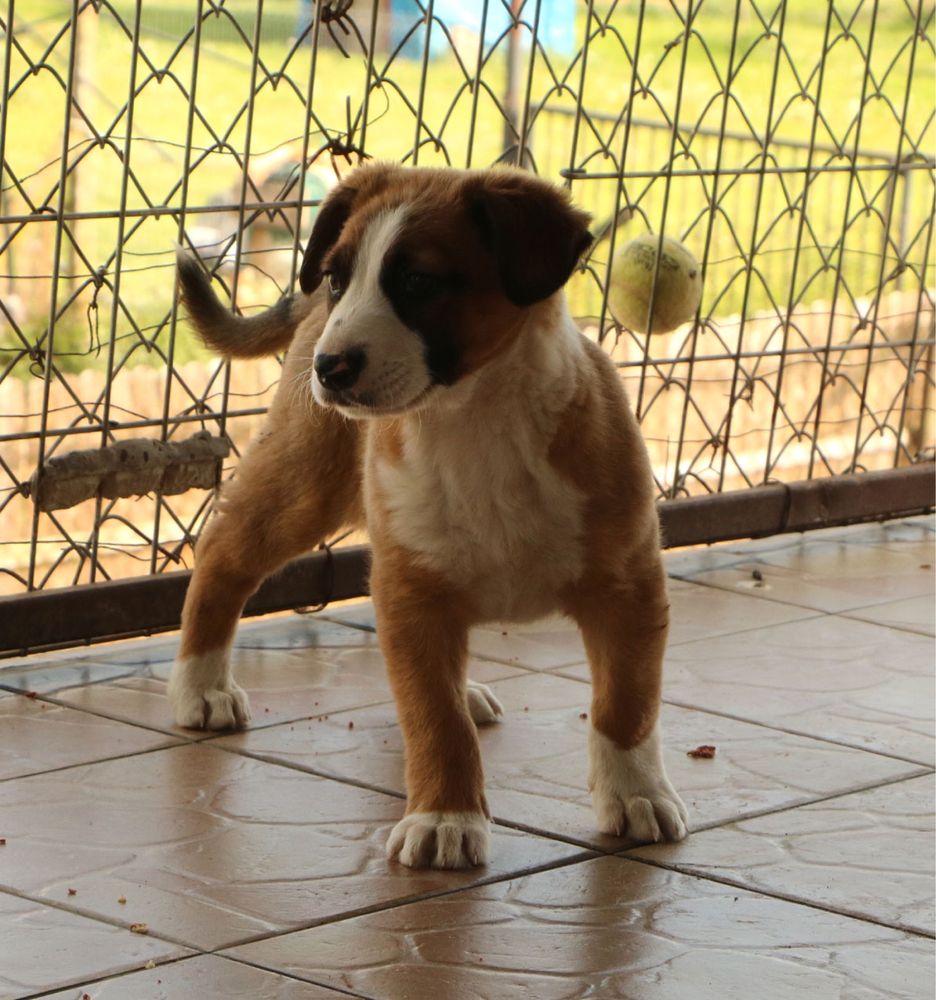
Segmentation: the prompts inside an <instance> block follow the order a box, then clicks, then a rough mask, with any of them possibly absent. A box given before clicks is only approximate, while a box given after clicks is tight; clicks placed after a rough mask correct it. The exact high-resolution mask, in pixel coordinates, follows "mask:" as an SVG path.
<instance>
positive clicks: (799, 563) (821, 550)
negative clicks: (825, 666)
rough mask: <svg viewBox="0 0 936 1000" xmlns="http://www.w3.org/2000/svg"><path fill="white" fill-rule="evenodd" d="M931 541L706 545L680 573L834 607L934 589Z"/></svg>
mask: <svg viewBox="0 0 936 1000" xmlns="http://www.w3.org/2000/svg"><path fill="white" fill-rule="evenodd" d="M932 563H933V559H932V541H927V542H923V541H920V542H918V543H913V544H912V543H909V542H904V543H896V542H894V543H892V544H880V545H874V544H856V543H854V542H852V541H848V540H836V539H829V540H824V541H818V540H810V539H808V538H806V539H805V540H803V541H801V542H800V543H798V544H794V545H782V543H779V542H778V547H776V548H770V547H767V546H764V547H762V548H761V549H759V550H754V551H750V550H749V551H748V552H745V551H744V550H743V549H737V550H736V551H735V552H731V551H729V550H726V549H721V548H719V549H717V550H715V551H712V550H709V555H708V556H707V557H704V556H701V555H700V556H699V559H698V562H697V563H696V564H695V565H693V564H691V563H689V564H688V567H684V568H683V569H682V570H681V571H679V570H677V573H678V575H680V576H682V577H683V578H685V579H688V580H691V581H693V582H695V583H704V584H706V585H708V586H715V587H720V588H722V589H724V590H730V591H733V592H736V593H756V594H757V596H758V597H766V598H768V599H769V600H773V601H782V602H785V603H789V604H793V605H797V606H800V607H805V608H813V609H815V610H817V611H825V612H829V613H836V612H841V611H850V610H852V609H854V608H861V607H867V606H869V605H871V604H874V603H877V602H880V603H885V602H890V601H894V600H898V599H899V600H904V599H907V598H914V597H921V596H925V595H932V594H933V592H934V588H933V567H932Z"/></svg>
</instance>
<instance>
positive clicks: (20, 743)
mask: <svg viewBox="0 0 936 1000" xmlns="http://www.w3.org/2000/svg"><path fill="white" fill-rule="evenodd" d="M0 732H2V733H3V737H2V740H0V781H2V780H3V779H6V778H16V777H21V776H23V775H26V774H37V773H39V772H40V771H50V770H53V769H54V768H59V767H70V766H72V765H74V764H86V763H89V762H91V761H96V760H104V759H105V758H107V757H120V756H125V755H127V754H134V753H142V752H144V751H147V750H155V749H158V748H159V747H165V746H170V745H172V744H173V743H174V742H176V741H175V740H173V739H171V738H169V737H166V736H160V735H159V734H157V733H151V732H147V731H146V730H145V729H140V728H138V727H137V726H125V725H122V724H121V723H119V722H111V721H110V720H109V719H101V718H97V717H96V716H93V715H88V714H87V713H86V712H76V711H74V710H73V709H70V708H61V707H59V706H57V705H51V704H48V703H47V702H44V701H42V700H40V699H34V698H27V697H24V696H22V695H14V696H11V697H10V698H6V699H3V700H2V701H0Z"/></svg>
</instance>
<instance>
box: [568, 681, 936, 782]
mask: <svg viewBox="0 0 936 1000" xmlns="http://www.w3.org/2000/svg"><path fill="white" fill-rule="evenodd" d="M569 680H575V678H574V677H570V678H569ZM579 683H584V682H581V681H580V682H579ZM662 700H663V704H664V705H672V706H673V707H674V708H683V709H686V710H687V711H690V712H700V713H701V714H703V715H714V716H717V717H718V718H720V719H730V720H731V721H732V722H744V723H746V724H747V725H749V726H757V727H758V728H759V729H769V730H770V731H771V732H775V733H786V734H787V736H798V737H800V738H802V739H807V740H815V741H816V742H817V743H825V744H828V745H829V746H835V747H844V748H845V749H847V750H856V751H859V752H860V753H869V754H873V755H874V756H876V757H886V758H887V759H888V760H898V761H900V762H901V763H902V764H913V765H914V766H916V767H925V768H928V769H929V770H933V768H934V766H936V765H933V764H931V763H929V761H925V760H916V759H915V758H914V757H903V756H901V755H900V754H896V753H888V752H887V751H886V750H875V749H874V748H872V747H860V746H856V745H855V744H854V743H846V742H845V741H844V740H833V739H830V738H829V737H828V736H816V735H815V734H814V733H807V732H805V731H804V730H802V729H788V728H786V727H785V726H778V725H772V724H771V723H769V722H762V721H759V720H757V719H748V718H746V717H744V716H743V715H733V714H732V713H731V712H721V711H719V710H718V709H717V708H703V707H701V706H699V705H690V704H689V703H688V702H684V701H674V700H673V699H672V698H663V699H662ZM664 749H665V744H664Z"/></svg>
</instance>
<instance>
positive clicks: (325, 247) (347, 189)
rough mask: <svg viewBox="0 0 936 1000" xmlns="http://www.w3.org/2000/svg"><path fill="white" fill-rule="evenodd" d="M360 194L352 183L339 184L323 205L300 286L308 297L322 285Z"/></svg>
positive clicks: (304, 260) (301, 272) (306, 256)
mask: <svg viewBox="0 0 936 1000" xmlns="http://www.w3.org/2000/svg"><path fill="white" fill-rule="evenodd" d="M357 194H358V192H357V188H356V187H354V186H352V185H351V184H348V183H344V184H339V185H338V187H336V188H335V189H334V190H333V191H332V192H331V194H329V196H328V197H327V198H326V199H325V201H323V202H322V205H321V207H320V208H319V211H318V215H317V216H316V217H315V224H314V225H313V226H312V233H311V235H310V236H309V242H308V243H307V244H306V248H305V254H303V257H302V267H301V268H300V269H299V287H300V288H301V289H302V290H303V291H304V292H305V293H306V295H309V294H311V293H312V292H314V291H315V289H316V288H318V286H319V285H320V284H321V283H322V261H323V260H324V259H325V254H327V253H328V251H329V250H330V249H331V248H332V247H333V246H334V245H335V244H336V243H337V242H338V237H339V236H341V230H342V229H344V224H345V223H346V222H347V221H348V217H349V216H350V215H351V208H352V206H353V205H354V200H355V198H357Z"/></svg>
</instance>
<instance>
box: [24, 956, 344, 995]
mask: <svg viewBox="0 0 936 1000" xmlns="http://www.w3.org/2000/svg"><path fill="white" fill-rule="evenodd" d="M83 993H86V994H88V996H89V997H91V998H92V1000H182V998H187V1000H341V998H342V997H346V996H347V994H346V993H344V992H342V993H336V992H335V991H334V990H330V989H327V988H326V987H324V986H315V985H314V984H312V983H306V982H302V981H301V980H298V979H289V978H287V977H285V976H282V975H280V974H278V973H276V972H267V971H266V970H265V969H255V968H253V967H252V966H250V965H244V964H243V963H242V962H235V961H232V960H231V959H229V958H220V957H219V956H217V955H198V956H196V957H195V958H187V959H183V960H182V961H181V962H171V963H169V964H167V965H157V966H156V968H155V969H143V970H142V971H140V972H131V973H130V974H129V975H125V976H120V977H119V978H115V979H104V980H99V981H96V982H93V983H83V984H82V985H81V986H79V987H77V988H76V989H69V990H63V991H62V992H61V993H52V994H50V995H49V996H46V997H43V1000H78V998H79V997H81V995H82V994H83Z"/></svg>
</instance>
